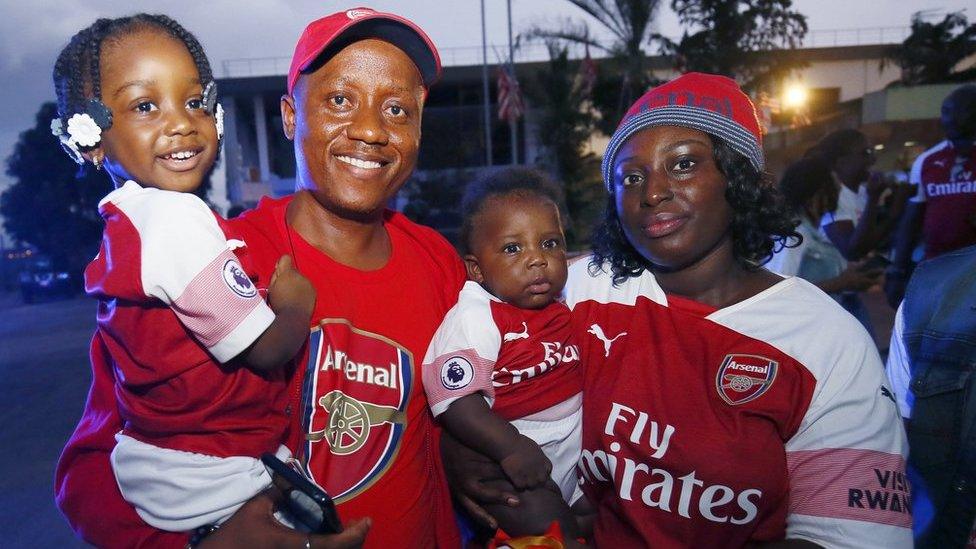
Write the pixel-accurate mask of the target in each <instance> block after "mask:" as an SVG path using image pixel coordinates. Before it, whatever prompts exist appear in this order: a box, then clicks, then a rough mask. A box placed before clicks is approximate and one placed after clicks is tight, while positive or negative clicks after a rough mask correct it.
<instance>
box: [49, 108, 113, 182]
mask: <svg viewBox="0 0 976 549" xmlns="http://www.w3.org/2000/svg"><path fill="white" fill-rule="evenodd" d="M111 127H112V111H110V110H109V109H108V107H106V106H105V103H102V102H101V101H100V100H98V99H94V98H93V99H89V100H88V101H87V102H86V103H85V108H84V110H83V111H81V112H76V113H74V114H72V115H71V117H70V118H68V126H67V128H65V127H64V125H63V122H62V118H61V117H58V118H55V119H54V120H51V133H52V134H54V135H55V136H56V137H57V138H58V140H59V141H60V142H61V147H62V148H63V149H64V152H66V153H67V154H68V156H70V157H71V159H72V160H74V161H75V162H76V163H78V164H84V163H85V157H84V156H83V155H82V151H88V150H91V149H94V148H95V147H97V146H98V144H99V143H101V142H102V132H103V131H107V130H108V129H109V128H111ZM95 166H96V167H98V163H96V164H95Z"/></svg>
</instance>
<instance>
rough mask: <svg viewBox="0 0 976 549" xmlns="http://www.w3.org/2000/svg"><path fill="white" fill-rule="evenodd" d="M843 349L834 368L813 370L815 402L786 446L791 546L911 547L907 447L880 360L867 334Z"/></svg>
mask: <svg viewBox="0 0 976 549" xmlns="http://www.w3.org/2000/svg"><path fill="white" fill-rule="evenodd" d="M837 345H838V348H839V349H840V352H839V353H837V354H836V355H834V356H835V357H836V358H835V362H834V363H833V364H831V365H825V366H824V367H820V368H814V369H813V370H812V371H813V372H814V373H815V376H817V388H816V389H815V392H814V396H813V400H812V402H811V404H810V406H809V408H808V409H807V412H806V414H805V415H804V418H803V421H802V423H801V425H800V428H799V429H798V431H797V433H796V434H795V435H794V436H793V437H792V438H791V439H790V440H789V441H787V443H786V458H787V468H788V471H789V484H790V507H789V513H788V516H787V534H786V535H787V538H797V539H805V540H808V541H812V542H815V543H819V544H820V545H823V546H825V547H850V548H861V547H911V546H912V532H911V524H912V518H911V507H910V506H911V499H910V495H909V484H908V481H907V480H906V477H905V459H906V457H907V453H908V445H907V441H906V437H905V432H904V428H903V426H902V422H901V420H900V418H899V415H898V409H897V406H896V403H895V401H894V398H893V397H892V395H891V392H890V390H889V389H888V387H887V379H886V378H885V375H884V371H883V368H882V366H881V361H880V358H879V357H878V354H877V351H876V350H875V349H874V347H873V343H872V342H871V341H870V340H869V338H868V336H867V334H866V333H863V330H861V331H859V332H856V333H852V334H850V337H849V338H848V341H843V342H841V341H838V342H837ZM825 354H827V353H825Z"/></svg>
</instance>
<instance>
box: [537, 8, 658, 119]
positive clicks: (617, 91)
mask: <svg viewBox="0 0 976 549" xmlns="http://www.w3.org/2000/svg"><path fill="white" fill-rule="evenodd" d="M567 1H568V2H569V3H571V4H573V5H574V6H576V7H578V8H579V9H581V10H583V11H584V12H586V13H587V14H588V15H589V16H590V17H592V18H593V19H595V20H596V21H597V22H598V23H599V24H600V26H601V27H603V28H604V29H605V30H606V31H608V32H609V33H610V35H611V36H612V37H613V39H612V41H611V42H610V43H608V44H607V43H603V42H601V41H599V40H597V39H595V38H594V37H593V36H592V35H591V33H590V31H589V27H588V26H587V24H586V23H585V22H583V21H576V22H572V21H570V22H567V23H566V24H565V25H564V26H563V28H562V29H559V30H549V29H539V28H536V29H533V30H532V31H530V33H529V36H530V37H535V38H542V39H545V40H553V39H555V40H560V41H565V42H570V43H573V44H580V45H585V46H587V47H589V48H593V49H595V50H598V51H602V52H604V53H606V54H607V55H608V56H609V58H607V59H605V60H603V61H601V64H602V65H603V66H604V67H606V70H604V71H602V72H601V75H600V78H598V79H597V81H596V83H595V86H594V88H593V105H594V107H595V108H596V109H597V110H598V112H599V113H600V115H601V116H600V118H599V119H598V121H597V126H598V127H599V129H600V130H601V131H603V133H606V134H608V135H609V134H611V133H613V130H614V128H615V127H616V125H617V123H618V122H619V121H620V118H621V117H622V116H623V114H624V112H626V110H627V108H628V107H629V106H630V104H631V103H633V102H634V101H636V100H637V98H638V97H640V96H641V95H643V93H644V92H645V91H647V89H648V88H649V87H650V86H651V85H653V84H655V83H656V82H657V81H656V80H655V79H654V77H653V76H652V75H651V73H650V71H649V70H648V66H647V52H645V51H644V47H645V46H648V45H650V43H651V42H650V40H651V36H652V35H653V33H652V28H651V21H652V20H653V19H654V15H655V13H656V12H657V8H658V5H659V4H660V1H659V0H567Z"/></svg>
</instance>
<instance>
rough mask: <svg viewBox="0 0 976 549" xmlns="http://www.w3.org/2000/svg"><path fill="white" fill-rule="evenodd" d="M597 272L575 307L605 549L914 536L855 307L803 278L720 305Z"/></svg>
mask: <svg viewBox="0 0 976 549" xmlns="http://www.w3.org/2000/svg"><path fill="white" fill-rule="evenodd" d="M588 267H589V265H588V262H587V261H585V260H583V261H579V262H577V263H575V264H574V265H573V266H572V267H571V268H570V278H569V284H568V286H567V297H568V300H567V303H568V304H569V305H570V307H572V308H573V314H574V321H575V322H576V323H577V330H578V333H580V334H581V335H580V337H579V338H578V341H579V344H580V350H581V355H582V360H583V364H584V365H585V366H584V372H585V375H584V396H583V398H584V412H583V413H584V416H583V452H582V456H581V458H580V463H579V467H580V471H581V474H582V477H583V482H584V485H583V487H584V492H585V493H586V494H587V496H588V497H589V498H590V500H591V501H592V502H593V503H594V505H595V506H596V507H597V509H598V516H597V520H596V523H595V537H596V541H597V544H599V545H601V546H607V547H637V546H651V547H724V546H728V547H738V546H741V545H743V544H744V543H746V542H748V541H760V540H776V539H782V538H783V537H784V536H786V537H790V538H800V539H807V540H810V541H814V542H818V543H820V544H823V545H825V546H829V547H899V546H906V547H908V546H910V545H911V530H910V526H911V514H910V501H909V495H908V484H907V482H906V480H905V475H904V471H905V456H906V454H907V446H906V442H905V435H904V432H903V429H902V426H901V422H900V420H899V417H898V413H897V409H896V406H895V403H894V401H893V400H892V399H891V397H890V391H888V389H887V387H886V386H885V383H886V380H885V377H884V371H883V369H882V366H881V362H880V359H879V357H878V354H877V351H876V350H875V348H874V345H873V342H872V341H871V340H870V339H869V337H868V336H867V334H866V332H865V331H864V329H863V328H862V327H861V326H860V325H859V324H858V323H857V321H856V320H854V318H853V317H851V316H850V315H848V314H847V313H845V312H844V311H843V310H842V309H841V308H840V307H839V306H838V305H836V303H835V302H834V301H833V300H831V299H830V298H829V297H827V296H826V295H825V294H823V293H822V292H821V291H820V290H818V289H817V288H816V287H814V286H812V285H811V284H809V283H807V282H805V281H803V280H801V279H798V278H789V279H786V280H784V281H782V282H780V283H778V284H776V285H774V286H773V287H771V288H769V289H767V290H765V291H763V292H761V293H759V294H757V295H755V296H753V297H751V298H749V299H746V300H744V301H742V302H740V303H737V304H735V305H732V306H730V307H726V308H724V309H720V310H712V309H709V308H708V307H706V306H704V305H701V304H699V303H695V302H691V301H688V300H685V299H681V298H675V297H672V296H667V295H665V294H664V292H663V291H662V290H661V288H660V286H658V285H657V283H656V281H655V279H654V277H653V275H651V274H650V273H648V272H645V273H644V274H643V275H641V276H639V277H636V278H630V279H627V280H626V281H624V282H623V283H622V284H620V285H619V286H616V287H615V286H613V284H612V276H611V275H609V274H608V273H607V272H604V271H600V272H597V273H596V274H591V273H590V272H589V270H588Z"/></svg>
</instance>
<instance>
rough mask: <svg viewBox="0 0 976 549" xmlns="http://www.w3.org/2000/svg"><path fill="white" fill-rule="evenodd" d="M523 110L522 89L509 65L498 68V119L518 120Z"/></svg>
mask: <svg viewBox="0 0 976 549" xmlns="http://www.w3.org/2000/svg"><path fill="white" fill-rule="evenodd" d="M524 112H525V103H524V102H523V101H522V90H520V89H519V83H518V79H516V78H515V72H514V71H513V70H512V66H511V65H502V66H501V67H499V68H498V119H499V120H505V121H508V122H514V121H516V120H518V119H519V118H520V117H521V116H522V114H523V113H524Z"/></svg>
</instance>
